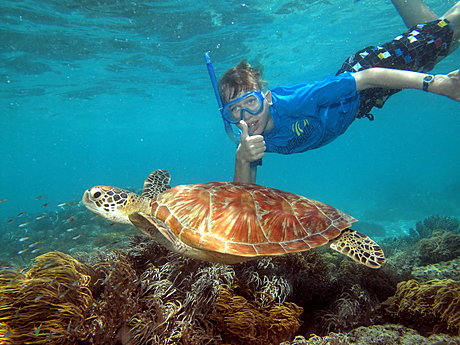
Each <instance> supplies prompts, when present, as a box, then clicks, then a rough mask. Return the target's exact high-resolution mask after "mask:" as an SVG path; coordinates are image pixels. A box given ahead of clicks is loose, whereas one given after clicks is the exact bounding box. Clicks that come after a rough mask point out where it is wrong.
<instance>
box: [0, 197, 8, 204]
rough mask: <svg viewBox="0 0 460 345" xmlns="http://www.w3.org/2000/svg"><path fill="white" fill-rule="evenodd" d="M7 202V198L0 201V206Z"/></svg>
mask: <svg viewBox="0 0 460 345" xmlns="http://www.w3.org/2000/svg"><path fill="white" fill-rule="evenodd" d="M7 201H8V199H7V198H3V199H0V204H1V203H3V202H7Z"/></svg>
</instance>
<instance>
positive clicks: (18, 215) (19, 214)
mask: <svg viewBox="0 0 460 345" xmlns="http://www.w3.org/2000/svg"><path fill="white" fill-rule="evenodd" d="M26 214H27V212H20V213H18V214H17V216H16V218H19V217H22V216H24V215H26Z"/></svg>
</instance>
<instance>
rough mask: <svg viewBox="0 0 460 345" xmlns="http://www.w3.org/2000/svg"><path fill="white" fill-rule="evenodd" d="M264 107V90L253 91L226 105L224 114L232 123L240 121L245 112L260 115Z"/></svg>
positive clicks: (223, 110)
mask: <svg viewBox="0 0 460 345" xmlns="http://www.w3.org/2000/svg"><path fill="white" fill-rule="evenodd" d="M263 107H264V96H263V95H262V92H260V91H258V92H256V91H252V92H249V93H247V94H245V95H243V96H241V97H238V98H237V99H235V100H233V101H231V102H228V103H227V104H226V105H224V107H223V109H222V116H223V117H224V118H225V119H226V120H227V121H228V122H230V123H238V122H240V120H241V119H242V118H243V113H244V112H247V113H249V114H251V115H258V114H259V113H260V112H261V111H262V109H263Z"/></svg>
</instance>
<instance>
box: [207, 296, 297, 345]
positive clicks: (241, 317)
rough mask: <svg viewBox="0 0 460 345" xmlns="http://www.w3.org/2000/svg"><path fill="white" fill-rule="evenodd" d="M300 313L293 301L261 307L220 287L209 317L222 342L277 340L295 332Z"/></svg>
mask: <svg viewBox="0 0 460 345" xmlns="http://www.w3.org/2000/svg"><path fill="white" fill-rule="evenodd" d="M301 313H302V308H300V307H298V306H297V305H295V304H294V303H286V302H285V303H283V304H281V303H270V304H269V305H268V306H266V307H262V306H261V305H258V304H257V303H254V302H251V301H248V300H247V299H246V298H244V297H242V296H238V295H235V294H234V293H232V292H230V291H229V290H227V289H225V288H221V289H220V290H219V293H218V298H217V300H216V302H215V304H214V311H213V312H212V313H211V315H210V319H211V320H213V321H215V322H216V324H217V327H218V328H219V329H220V330H221V334H222V338H223V341H224V342H225V343H230V344H244V345H256V344H279V343H280V341H284V340H288V339H291V338H292V337H293V336H294V335H295V334H296V332H297V330H298V329H299V327H300V314H301Z"/></svg>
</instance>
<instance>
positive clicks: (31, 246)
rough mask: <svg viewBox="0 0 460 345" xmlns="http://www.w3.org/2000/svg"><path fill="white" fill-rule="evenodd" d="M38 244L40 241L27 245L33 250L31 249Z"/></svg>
mask: <svg viewBox="0 0 460 345" xmlns="http://www.w3.org/2000/svg"><path fill="white" fill-rule="evenodd" d="M40 243H41V242H40V241H37V242H34V243H31V244H29V248H33V247H35V246H37V245H38V244H40Z"/></svg>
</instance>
